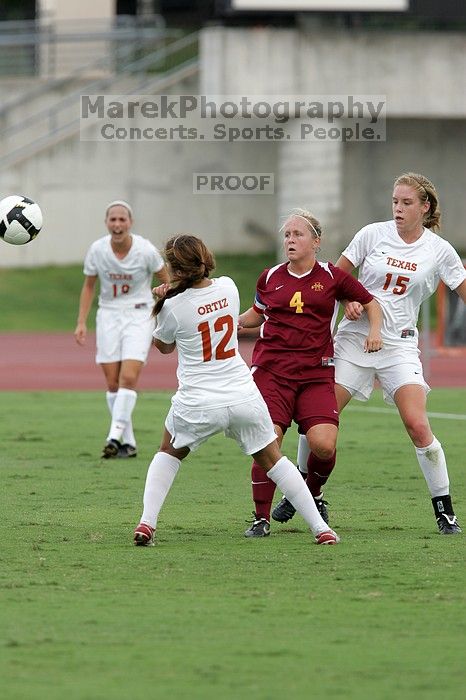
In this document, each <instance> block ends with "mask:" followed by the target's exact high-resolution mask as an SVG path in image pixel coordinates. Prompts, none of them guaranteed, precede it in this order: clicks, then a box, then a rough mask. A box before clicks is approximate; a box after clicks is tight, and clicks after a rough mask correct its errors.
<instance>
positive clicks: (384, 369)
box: [335, 334, 430, 404]
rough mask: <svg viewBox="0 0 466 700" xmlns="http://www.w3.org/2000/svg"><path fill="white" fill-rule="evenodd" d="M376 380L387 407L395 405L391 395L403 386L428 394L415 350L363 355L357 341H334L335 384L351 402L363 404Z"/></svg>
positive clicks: (408, 349) (353, 339)
mask: <svg viewBox="0 0 466 700" xmlns="http://www.w3.org/2000/svg"><path fill="white" fill-rule="evenodd" d="M355 335H356V334H355ZM376 379H377V380H378V381H379V383H380V385H381V387H382V392H383V398H384V401H385V402H386V403H388V404H394V403H395V401H394V398H393V397H394V396H395V392H396V391H397V390H398V389H399V388H400V387H402V386H405V385H407V384H418V385H420V386H422V387H423V388H424V390H425V392H426V394H427V393H428V392H429V391H430V387H429V385H428V384H427V383H426V381H425V379H424V375H423V372H422V364H421V361H420V359H419V350H418V349H417V348H405V349H403V348H401V349H399V350H398V349H397V348H382V350H380V351H379V352H372V353H365V352H364V349H363V347H362V346H361V344H360V342H358V338H357V337H356V338H353V337H352V336H346V335H343V336H340V337H339V338H338V337H337V338H335V382H336V383H337V384H339V385H340V386H342V387H343V388H344V389H346V390H347V391H348V392H349V393H350V394H351V396H352V397H354V398H355V399H358V400H359V401H367V400H368V399H369V398H370V395H371V394H372V391H373V389H374V383H375V380H376Z"/></svg>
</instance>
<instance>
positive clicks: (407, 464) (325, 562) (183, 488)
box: [0, 390, 466, 700]
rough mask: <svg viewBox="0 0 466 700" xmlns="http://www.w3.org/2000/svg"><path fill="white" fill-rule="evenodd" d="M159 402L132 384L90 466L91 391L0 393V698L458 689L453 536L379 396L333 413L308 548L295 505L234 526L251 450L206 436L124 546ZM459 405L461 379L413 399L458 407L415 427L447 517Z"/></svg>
mask: <svg viewBox="0 0 466 700" xmlns="http://www.w3.org/2000/svg"><path fill="white" fill-rule="evenodd" d="M169 398H170V397H169V395H168V394H150V393H147V394H142V395H141V397H140V400H139V402H138V405H137V407H136V411H135V416H134V418H135V426H136V432H137V436H138V440H139V449H140V454H139V457H138V458H137V459H135V460H127V461H125V460H120V461H111V462H103V461H101V460H100V459H99V458H98V455H99V454H100V450H101V448H102V444H103V441H104V438H105V434H106V430H107V425H108V416H107V413H106V407H105V403H104V396H103V393H69V394H68V393H2V394H0V400H1V405H2V451H1V453H0V469H1V483H2V490H1V516H2V517H1V521H0V527H1V542H2V547H1V551H0V563H1V566H0V586H1V602H0V611H1V612H0V617H1V625H0V645H1V654H0V679H1V692H0V695H1V697H2V698H5V700H39V699H40V700H42V699H43V700H58V699H60V700H62V699H63V698H69V699H70V700H109V699H111V700H140V699H141V700H146V699H147V698H156V699H159V698H160V699H161V698H164V699H165V698H173V699H174V700H185V699H186V700H187V699H188V698H189V699H190V700H193V699H194V700H198V699H199V700H201V699H202V700H210V699H212V700H213V699H214V698H215V699H218V698H221V699H222V700H239V699H241V698H254V699H255V700H276V699H277V698H291V699H293V700H294V699H298V700H301V698H302V699H303V700H304V699H308V698H339V699H340V698H341V700H353V698H354V699H355V700H356V699H362V700H365V699H366V698H367V699H371V700H385V699H386V700H389V699H390V700H393V699H396V700H398V699H399V700H411V699H412V700H418V699H419V698H422V699H423V700H426V699H429V700H430V699H432V700H433V699H434V698H439V697H441V698H442V699H443V700H458V698H460V697H461V696H462V695H463V691H464V681H465V670H464V668H465V666H464V604H465V582H466V581H465V578H466V576H465V566H464V562H465V537H464V536H455V537H442V536H440V535H438V534H437V531H436V524H435V521H434V517H433V512H432V507H431V503H430V499H429V496H428V493H427V489H426V487H425V484H424V480H423V478H422V476H421V474H420V470H419V468H418V466H417V462H416V460H415V457H414V452H413V449H412V447H411V445H410V443H409V440H408V438H407V436H406V434H405V433H404V431H403V430H402V428H401V425H400V422H399V419H398V417H397V414H396V413H394V412H392V411H388V412H387V411H386V410H384V411H382V412H379V409H380V408H381V407H382V406H383V404H382V401H381V398H380V396H379V395H377V396H376V397H375V398H374V399H373V400H371V402H370V403H369V404H368V405H363V404H359V403H356V404H355V405H354V407H353V405H351V406H350V407H349V408H348V409H347V410H346V412H345V413H344V415H343V418H342V427H341V433H340V441H339V463H338V466H337V469H336V471H335V473H334V475H333V476H332V479H331V481H330V482H329V484H328V488H327V491H326V497H327V500H328V501H329V504H330V505H329V508H330V517H331V524H332V525H333V526H334V527H335V528H336V529H337V531H338V532H339V534H340V535H341V537H342V542H341V544H340V545H339V546H337V547H317V546H316V545H314V544H313V543H312V538H311V536H310V534H309V533H308V532H307V531H306V527H305V525H304V522H303V520H302V519H301V518H299V517H298V516H297V517H296V518H295V519H294V520H293V521H292V522H291V523H289V524H288V525H285V526H279V525H278V524H275V526H273V530H272V535H271V536H270V537H269V538H267V539H265V540H256V541H251V540H248V539H246V538H244V537H243V532H244V530H245V529H246V527H247V525H246V523H245V520H246V518H247V517H248V516H249V514H250V512H251V509H252V504H251V500H250V485H249V481H250V474H249V467H250V464H249V459H248V458H246V457H244V456H243V455H242V454H241V453H240V451H239V449H238V448H237V447H236V445H235V444H234V443H233V442H231V441H230V440H226V439H225V438H223V437H220V436H219V437H217V438H215V439H213V440H211V441H210V442H209V443H208V444H207V445H204V446H203V447H202V448H201V449H200V450H199V451H198V452H196V453H195V454H194V455H193V456H191V457H190V458H188V460H187V461H186V462H185V463H184V465H183V467H182V469H181V470H180V473H179V475H178V478H177V480H176V482H175V485H174V488H173V490H172V493H171V494H170V496H169V499H168V500H167V502H166V505H165V507H164V509H163V511H162V514H161V518H160V521H159V530H158V544H157V546H156V547H153V548H135V547H134V546H133V545H132V531H133V528H134V526H135V525H136V524H137V521H138V518H139V515H140V510H141V498H142V491H143V486H144V479H145V474H146V470H147V465H148V463H149V461H150V459H151V457H152V454H153V452H154V450H155V449H156V447H157V444H158V440H159V435H160V432H161V426H162V423H163V418H164V416H165V412H166V410H167V408H168V405H169ZM465 404H466V391H465V390H435V391H433V392H432V394H431V399H430V403H429V408H430V410H431V411H436V412H439V413H445V414H459V415H460V416H462V418H461V417H456V418H455V417H451V416H450V418H448V417H434V418H432V425H433V428H434V431H435V433H436V434H437V436H438V437H439V439H440V440H441V441H442V443H443V445H444V447H445V450H446V453H447V457H448V460H449V467H450V478H451V481H452V486H453V493H454V494H455V495H456V506H457V511H458V513H459V515H460V518H461V519H462V522H463V523H464V522H466V502H465V497H464V494H465V493H466V471H465V469H464V467H465V455H464V432H465V431H464V427H465V420H464V419H465V415H464V414H465ZM295 446H296V436H295V434H294V432H293V431H291V432H290V434H289V436H287V439H286V452H287V453H288V454H289V456H290V457H292V458H293V459H294V457H295ZM277 498H278V494H277Z"/></svg>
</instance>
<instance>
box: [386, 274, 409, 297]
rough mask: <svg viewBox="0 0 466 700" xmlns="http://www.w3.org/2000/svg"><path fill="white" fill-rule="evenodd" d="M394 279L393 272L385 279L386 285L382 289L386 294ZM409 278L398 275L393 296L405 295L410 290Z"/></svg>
mask: <svg viewBox="0 0 466 700" xmlns="http://www.w3.org/2000/svg"><path fill="white" fill-rule="evenodd" d="M392 278H393V275H392V273H391V272H387V274H386V277H385V284H384V286H383V287H382V289H383V291H384V292H386V291H387V289H388V288H389V287H390V285H391V283H392ZM409 279H410V278H409V277H403V276H402V275H398V277H397V278H396V280H395V282H394V284H393V289H392V293H393V294H404V293H405V292H406V290H407V289H408V282H409Z"/></svg>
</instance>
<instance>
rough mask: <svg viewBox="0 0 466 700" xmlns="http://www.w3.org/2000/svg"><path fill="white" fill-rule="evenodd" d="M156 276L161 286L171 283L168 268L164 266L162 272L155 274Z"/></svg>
mask: <svg viewBox="0 0 466 700" xmlns="http://www.w3.org/2000/svg"><path fill="white" fill-rule="evenodd" d="M155 276H156V278H157V280H158V282H159V285H160V284H168V282H170V275H169V274H168V270H167V268H166V266H165V265H164V266H163V267H162V269H161V270H159V271H158V272H156V273H155Z"/></svg>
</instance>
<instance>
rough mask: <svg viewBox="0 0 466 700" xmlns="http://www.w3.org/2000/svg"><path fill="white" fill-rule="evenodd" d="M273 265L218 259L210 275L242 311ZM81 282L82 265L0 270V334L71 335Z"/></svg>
mask: <svg viewBox="0 0 466 700" xmlns="http://www.w3.org/2000/svg"><path fill="white" fill-rule="evenodd" d="M275 262H276V255H275V253H274V252H271V253H269V254H267V253H262V254H257V255H228V256H227V255H218V256H216V263H217V267H216V270H215V272H214V273H213V274H214V275H215V276H220V275H228V276H230V277H232V278H233V279H234V280H235V282H236V284H237V286H238V289H239V292H240V297H241V302H242V309H243V310H245V309H247V308H249V306H251V304H252V302H253V299H254V293H255V289H256V281H257V278H258V277H259V275H260V273H261V272H262V270H264V268H266V267H270V266H271V265H273V264H275ZM83 281H84V276H83V271H82V265H68V266H63V267H37V268H27V269H14V268H13V269H2V270H0V304H1V308H2V313H1V314H0V332H4V331H25V330H27V331H30V332H31V331H44V332H53V331H55V332H59V331H73V330H74V328H75V325H76V317H77V314H78V304H79V294H80V291H81V287H82V284H83ZM14 290H21V292H20V293H16V291H14ZM31 300H32V302H33V303H31ZM96 302H97V293H96V298H95V299H94V309H93V311H91V313H90V314H89V323H88V326H89V328H90V329H93V328H95V308H96Z"/></svg>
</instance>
